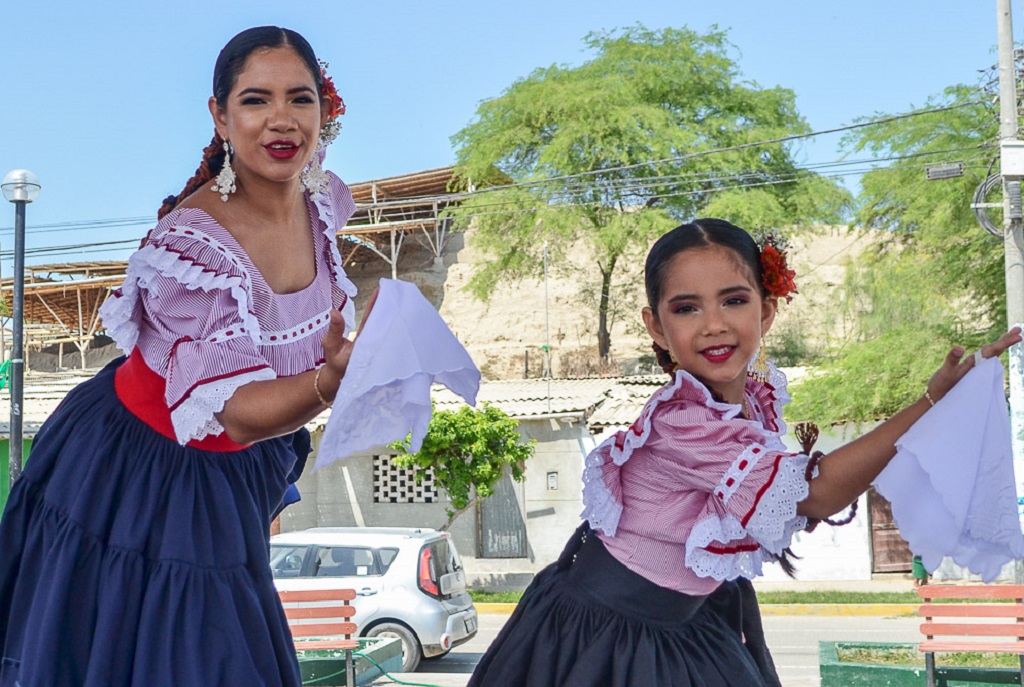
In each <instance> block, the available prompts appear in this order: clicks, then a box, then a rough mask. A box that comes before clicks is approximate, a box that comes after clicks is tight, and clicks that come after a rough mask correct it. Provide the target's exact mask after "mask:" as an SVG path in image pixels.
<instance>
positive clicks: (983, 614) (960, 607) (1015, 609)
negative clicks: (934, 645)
mask: <svg viewBox="0 0 1024 687" xmlns="http://www.w3.org/2000/svg"><path fill="white" fill-rule="evenodd" d="M917 614H918V615H919V616H921V617H923V618H1024V606H1021V605H1020V604H924V605H922V606H921V607H920V608H918V609H917Z"/></svg>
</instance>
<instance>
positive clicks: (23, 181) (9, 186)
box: [0, 169, 42, 203]
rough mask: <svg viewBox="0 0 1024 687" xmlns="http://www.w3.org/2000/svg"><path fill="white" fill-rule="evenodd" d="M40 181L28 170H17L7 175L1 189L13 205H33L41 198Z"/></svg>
mask: <svg viewBox="0 0 1024 687" xmlns="http://www.w3.org/2000/svg"><path fill="white" fill-rule="evenodd" d="M40 188H42V187H41V186H40V185H39V179H38V178H37V177H36V175H35V174H33V173H32V172H30V171H28V170H27V169H15V170H12V171H10V172H8V173H7V176H5V177H4V180H3V182H0V189H3V192H4V198H6V199H7V200H9V201H10V202H12V203H31V202H32V201H34V200H35V199H36V198H38V197H39V189H40Z"/></svg>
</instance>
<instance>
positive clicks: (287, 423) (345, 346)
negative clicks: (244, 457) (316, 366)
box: [217, 290, 377, 444]
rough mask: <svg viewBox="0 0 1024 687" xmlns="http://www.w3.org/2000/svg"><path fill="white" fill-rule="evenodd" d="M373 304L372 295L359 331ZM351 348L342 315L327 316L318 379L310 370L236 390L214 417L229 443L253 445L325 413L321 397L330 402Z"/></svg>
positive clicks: (333, 313)
mask: <svg viewBox="0 0 1024 687" xmlns="http://www.w3.org/2000/svg"><path fill="white" fill-rule="evenodd" d="M376 299H377V291H376V290H375V291H374V292H373V294H371V296H370V298H369V300H368V301H367V303H366V308H365V309H364V310H363V317H362V321H361V322H360V325H359V328H360V330H361V329H362V323H363V322H365V321H366V318H367V316H369V314H370V311H371V310H372V309H373V304H374V302H375V301H376ZM354 345H355V344H354V342H352V341H349V340H348V339H346V338H345V321H344V319H343V318H342V316H341V313H340V312H338V311H337V310H333V311H331V322H330V324H329V325H328V327H327V331H326V332H325V333H324V338H323V347H324V361H325V362H324V365H323V367H322V368H321V369H320V377H319V379H317V371H316V370H309V371H308V372H303V373H302V374H298V375H294V376H292V377H280V378H278V379H271V380H267V381H261V382H252V383H250V384H246V385H245V386H241V387H239V388H238V389H237V390H236V391H235V393H234V394H233V395H232V396H231V398H229V399H228V400H227V402H226V403H225V404H224V410H222V411H221V412H220V413H218V414H217V419H218V420H219V421H220V424H221V425H222V426H223V427H224V431H225V432H226V433H227V435H228V436H229V437H230V438H231V440H232V441H235V442H237V443H239V444H251V443H253V442H256V441H260V440H262V439H269V438H270V437H275V436H280V435H282V434H287V433H289V432H294V431H295V430H296V429H298V428H299V427H302V426H303V425H305V424H306V423H307V422H309V421H310V420H312V419H313V418H315V417H316V416H317V415H319V414H320V413H322V412H323V411H324V409H325V408H327V406H326V405H325V404H324V403H323V402H322V400H321V397H322V399H323V400H324V401H327V402H328V403H333V402H334V397H335V395H336V394H337V393H338V385H339V384H340V383H341V378H342V377H343V376H344V375H345V370H346V369H347V368H348V361H349V358H350V357H351V356H352V347H353V346H354ZM314 382H316V386H315V387H314ZM317 389H319V392H320V393H319V394H318V393H317Z"/></svg>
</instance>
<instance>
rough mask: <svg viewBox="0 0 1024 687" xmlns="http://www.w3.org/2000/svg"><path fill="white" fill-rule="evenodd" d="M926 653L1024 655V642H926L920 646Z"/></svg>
mask: <svg viewBox="0 0 1024 687" xmlns="http://www.w3.org/2000/svg"><path fill="white" fill-rule="evenodd" d="M918 649H920V650H921V651H924V652H929V651H937V652H940V653H945V652H950V651H978V652H987V653H991V654H1024V642H950V641H944V640H925V641H923V642H921V643H920V644H919V645H918Z"/></svg>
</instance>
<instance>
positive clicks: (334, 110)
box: [320, 70, 345, 122]
mask: <svg viewBox="0 0 1024 687" xmlns="http://www.w3.org/2000/svg"><path fill="white" fill-rule="evenodd" d="M320 73H321V74H323V77H324V84H323V86H321V87H320V97H321V98H323V100H324V103H326V105H327V121H329V122H330V121H333V120H334V119H336V118H337V117H338V116H339V115H343V114H345V101H344V100H342V99H341V96H340V95H338V89H337V88H335V86H334V79H332V78H331V77H329V76H327V72H326V71H325V70H321V71H320Z"/></svg>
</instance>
